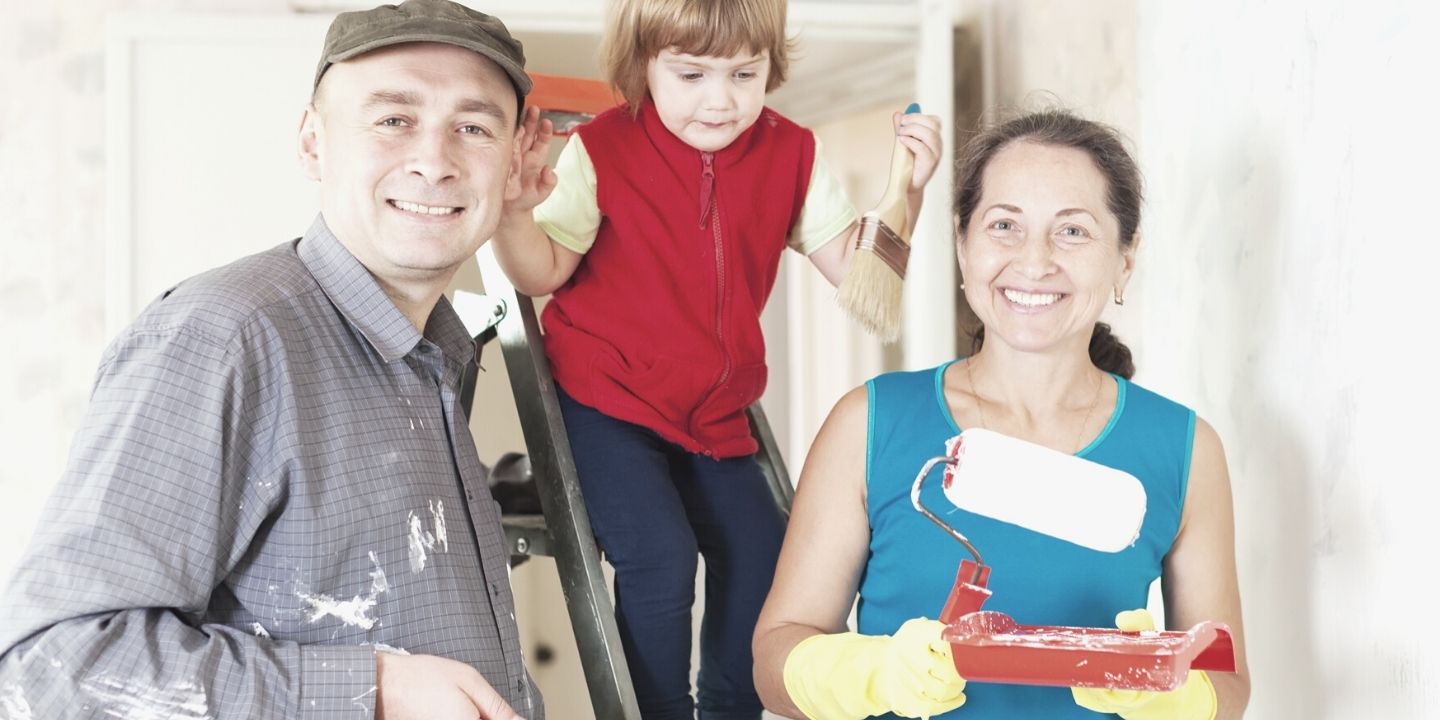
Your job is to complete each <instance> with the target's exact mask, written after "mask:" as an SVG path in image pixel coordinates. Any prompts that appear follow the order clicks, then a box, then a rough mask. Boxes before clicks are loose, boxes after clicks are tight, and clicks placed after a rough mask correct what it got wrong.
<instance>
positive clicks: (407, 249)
mask: <svg viewBox="0 0 1440 720" xmlns="http://www.w3.org/2000/svg"><path fill="white" fill-rule="evenodd" d="M516 112H517V107H516V99H515V90H514V87H513V86H512V85H511V84H510V81H509V80H508V79H507V76H506V75H505V73H504V71H502V70H501V69H500V68H499V66H497V65H495V64H494V63H493V62H491V61H489V60H487V59H485V58H483V57H481V56H480V55H478V54H476V53H474V52H472V51H470V50H466V49H464V48H460V47H455V46H453V45H445V44H440V43H410V44H404V45H396V46H393V47H388V48H383V49H380V50H376V51H374V52H370V53H366V54H364V55H361V56H360V57H357V58H354V59H351V60H347V61H345V62H341V63H337V64H335V65H333V66H331V67H330V69H329V70H327V71H326V72H325V76H324V78H323V79H322V81H321V85H320V88H319V91H318V93H317V95H316V100H315V105H314V106H312V107H311V108H309V109H307V110H306V113H305V119H304V123H303V125H302V127H301V133H300V147H301V160H302V164H303V165H304V166H305V170H306V172H307V174H309V175H310V177H311V178H313V179H315V180H317V181H319V182H320V197H321V199H320V203H321V211H322V213H323V214H324V217H325V221H326V223H327V224H328V225H329V227H330V230H331V231H332V232H333V233H334V234H335V236H336V237H337V238H339V240H340V242H341V243H342V244H344V245H345V247H346V248H348V249H349V250H350V252H351V253H353V254H354V255H355V257H356V258H357V259H358V260H360V262H361V263H362V264H363V265H365V267H366V268H367V269H369V270H370V272H371V273H372V274H374V275H375V276H376V278H378V279H379V280H380V282H381V284H382V285H385V286H387V287H388V288H392V289H393V288H396V287H397V286H412V287H413V286H415V285H416V284H421V285H427V286H428V285H430V284H433V283H436V282H438V283H440V284H441V285H444V284H446V283H448V282H449V280H450V277H451V275H452V274H453V273H454V271H455V269H456V268H457V267H459V266H460V264H461V263H462V262H464V261H465V259H466V258H468V257H470V256H471V255H472V254H474V252H475V250H476V249H478V248H479V247H480V245H481V244H483V243H484V242H485V240H487V239H489V237H490V236H491V234H493V233H494V231H495V226H496V224H497V223H498V222H499V219H500V209H501V205H502V204H503V201H504V198H505V197H506V195H507V194H509V195H511V196H512V197H513V196H514V195H515V194H518V192H519V189H520V188H519V183H518V178H519V162H520V155H519V152H518V144H517V143H516V142H515V133H516V128H515V116H516Z"/></svg>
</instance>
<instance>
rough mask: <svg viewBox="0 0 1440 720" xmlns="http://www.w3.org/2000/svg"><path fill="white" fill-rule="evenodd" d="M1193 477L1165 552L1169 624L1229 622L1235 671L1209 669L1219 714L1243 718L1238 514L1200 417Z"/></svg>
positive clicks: (1216, 446) (1219, 455)
mask: <svg viewBox="0 0 1440 720" xmlns="http://www.w3.org/2000/svg"><path fill="white" fill-rule="evenodd" d="M1194 442H1195V445H1194V450H1193V453H1192V456H1191V457H1192V459H1191V462H1190V483H1189V489H1188V490H1187V491H1186V495H1185V508H1184V510H1183V511H1182V513H1181V516H1180V533H1179V535H1178V536H1177V537H1176V538H1175V545H1174V547H1173V548H1172V549H1171V550H1170V554H1169V555H1168V556H1167V557H1166V558H1165V566H1164V575H1163V580H1162V581H1161V588H1162V590H1163V592H1164V596H1165V620H1166V625H1168V626H1169V627H1170V628H1172V629H1177V630H1179V629H1189V628H1190V627H1192V626H1194V625H1196V624H1197V623H1200V622H1202V621H1205V620H1218V621H1220V622H1223V623H1225V624H1227V625H1229V626H1230V632H1231V635H1232V637H1233V638H1234V642H1235V669H1236V672H1235V673H1233V674H1232V673H1209V676H1210V680H1211V682H1212V683H1213V684H1214V686H1215V696H1216V699H1217V701H1218V705H1219V708H1218V711H1217V712H1216V715H1215V717H1216V719H1217V720H1226V719H1227V718H1239V717H1241V716H1242V715H1243V714H1244V711H1245V706H1246V704H1248V703H1249V701H1250V672H1249V668H1248V667H1247V665H1246V662H1245V633H1244V626H1243V622H1242V620H1241V613H1240V587H1239V581H1238V579H1237V576H1236V570H1235V514H1234V508H1233V502H1232V499H1231V493H1230V475H1229V472H1228V471H1227V470H1226V464H1225V449H1224V447H1222V446H1221V443H1220V437H1219V436H1218V435H1217V434H1216V433H1215V429H1214V428H1212V427H1210V424H1209V423H1206V422H1205V421H1204V420H1200V419H1199V418H1196V423H1195V441H1194Z"/></svg>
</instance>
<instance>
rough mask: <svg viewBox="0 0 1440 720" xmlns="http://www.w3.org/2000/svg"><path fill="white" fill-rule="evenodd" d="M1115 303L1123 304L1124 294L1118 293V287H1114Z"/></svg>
mask: <svg viewBox="0 0 1440 720" xmlns="http://www.w3.org/2000/svg"><path fill="white" fill-rule="evenodd" d="M1115 304H1116V305H1124V304H1125V296H1124V295H1121V294H1120V288H1118V287H1117V288H1115Z"/></svg>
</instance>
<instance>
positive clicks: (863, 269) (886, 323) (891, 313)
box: [835, 250, 904, 343]
mask: <svg viewBox="0 0 1440 720" xmlns="http://www.w3.org/2000/svg"><path fill="white" fill-rule="evenodd" d="M903 284H904V283H903V281H902V279H901V278H900V276H899V275H897V274H896V273H895V271H894V270H893V269H891V267H890V266H889V265H887V264H885V261H884V260H881V259H880V258H879V257H877V256H876V255H875V253H874V252H871V251H868V250H857V251H856V252H855V256H854V257H852V258H851V259H850V270H849V272H847V273H845V279H844V280H843V281H841V283H840V288H839V291H838V292H837V293H836V296H835V297H836V299H837V300H838V301H839V302H840V307H842V308H844V309H845V311H846V312H847V313H849V315H850V316H851V317H853V318H855V320H856V321H857V322H859V323H860V325H861V326H862V327H864V328H865V329H866V330H867V331H868V332H870V334H872V335H875V336H876V337H878V338H880V340H881V341H883V342H887V343H891V342H895V340H896V339H898V338H899V337H900V292H901V288H902V287H903Z"/></svg>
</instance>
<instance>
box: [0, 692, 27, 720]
mask: <svg viewBox="0 0 1440 720" xmlns="http://www.w3.org/2000/svg"><path fill="white" fill-rule="evenodd" d="M0 717H4V718H6V719H7V720H32V719H33V718H34V717H35V715H34V713H32V712H31V710H30V702H29V701H27V700H26V699H25V690H24V689H22V688H21V687H20V686H19V685H6V686H5V687H3V688H0Z"/></svg>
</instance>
